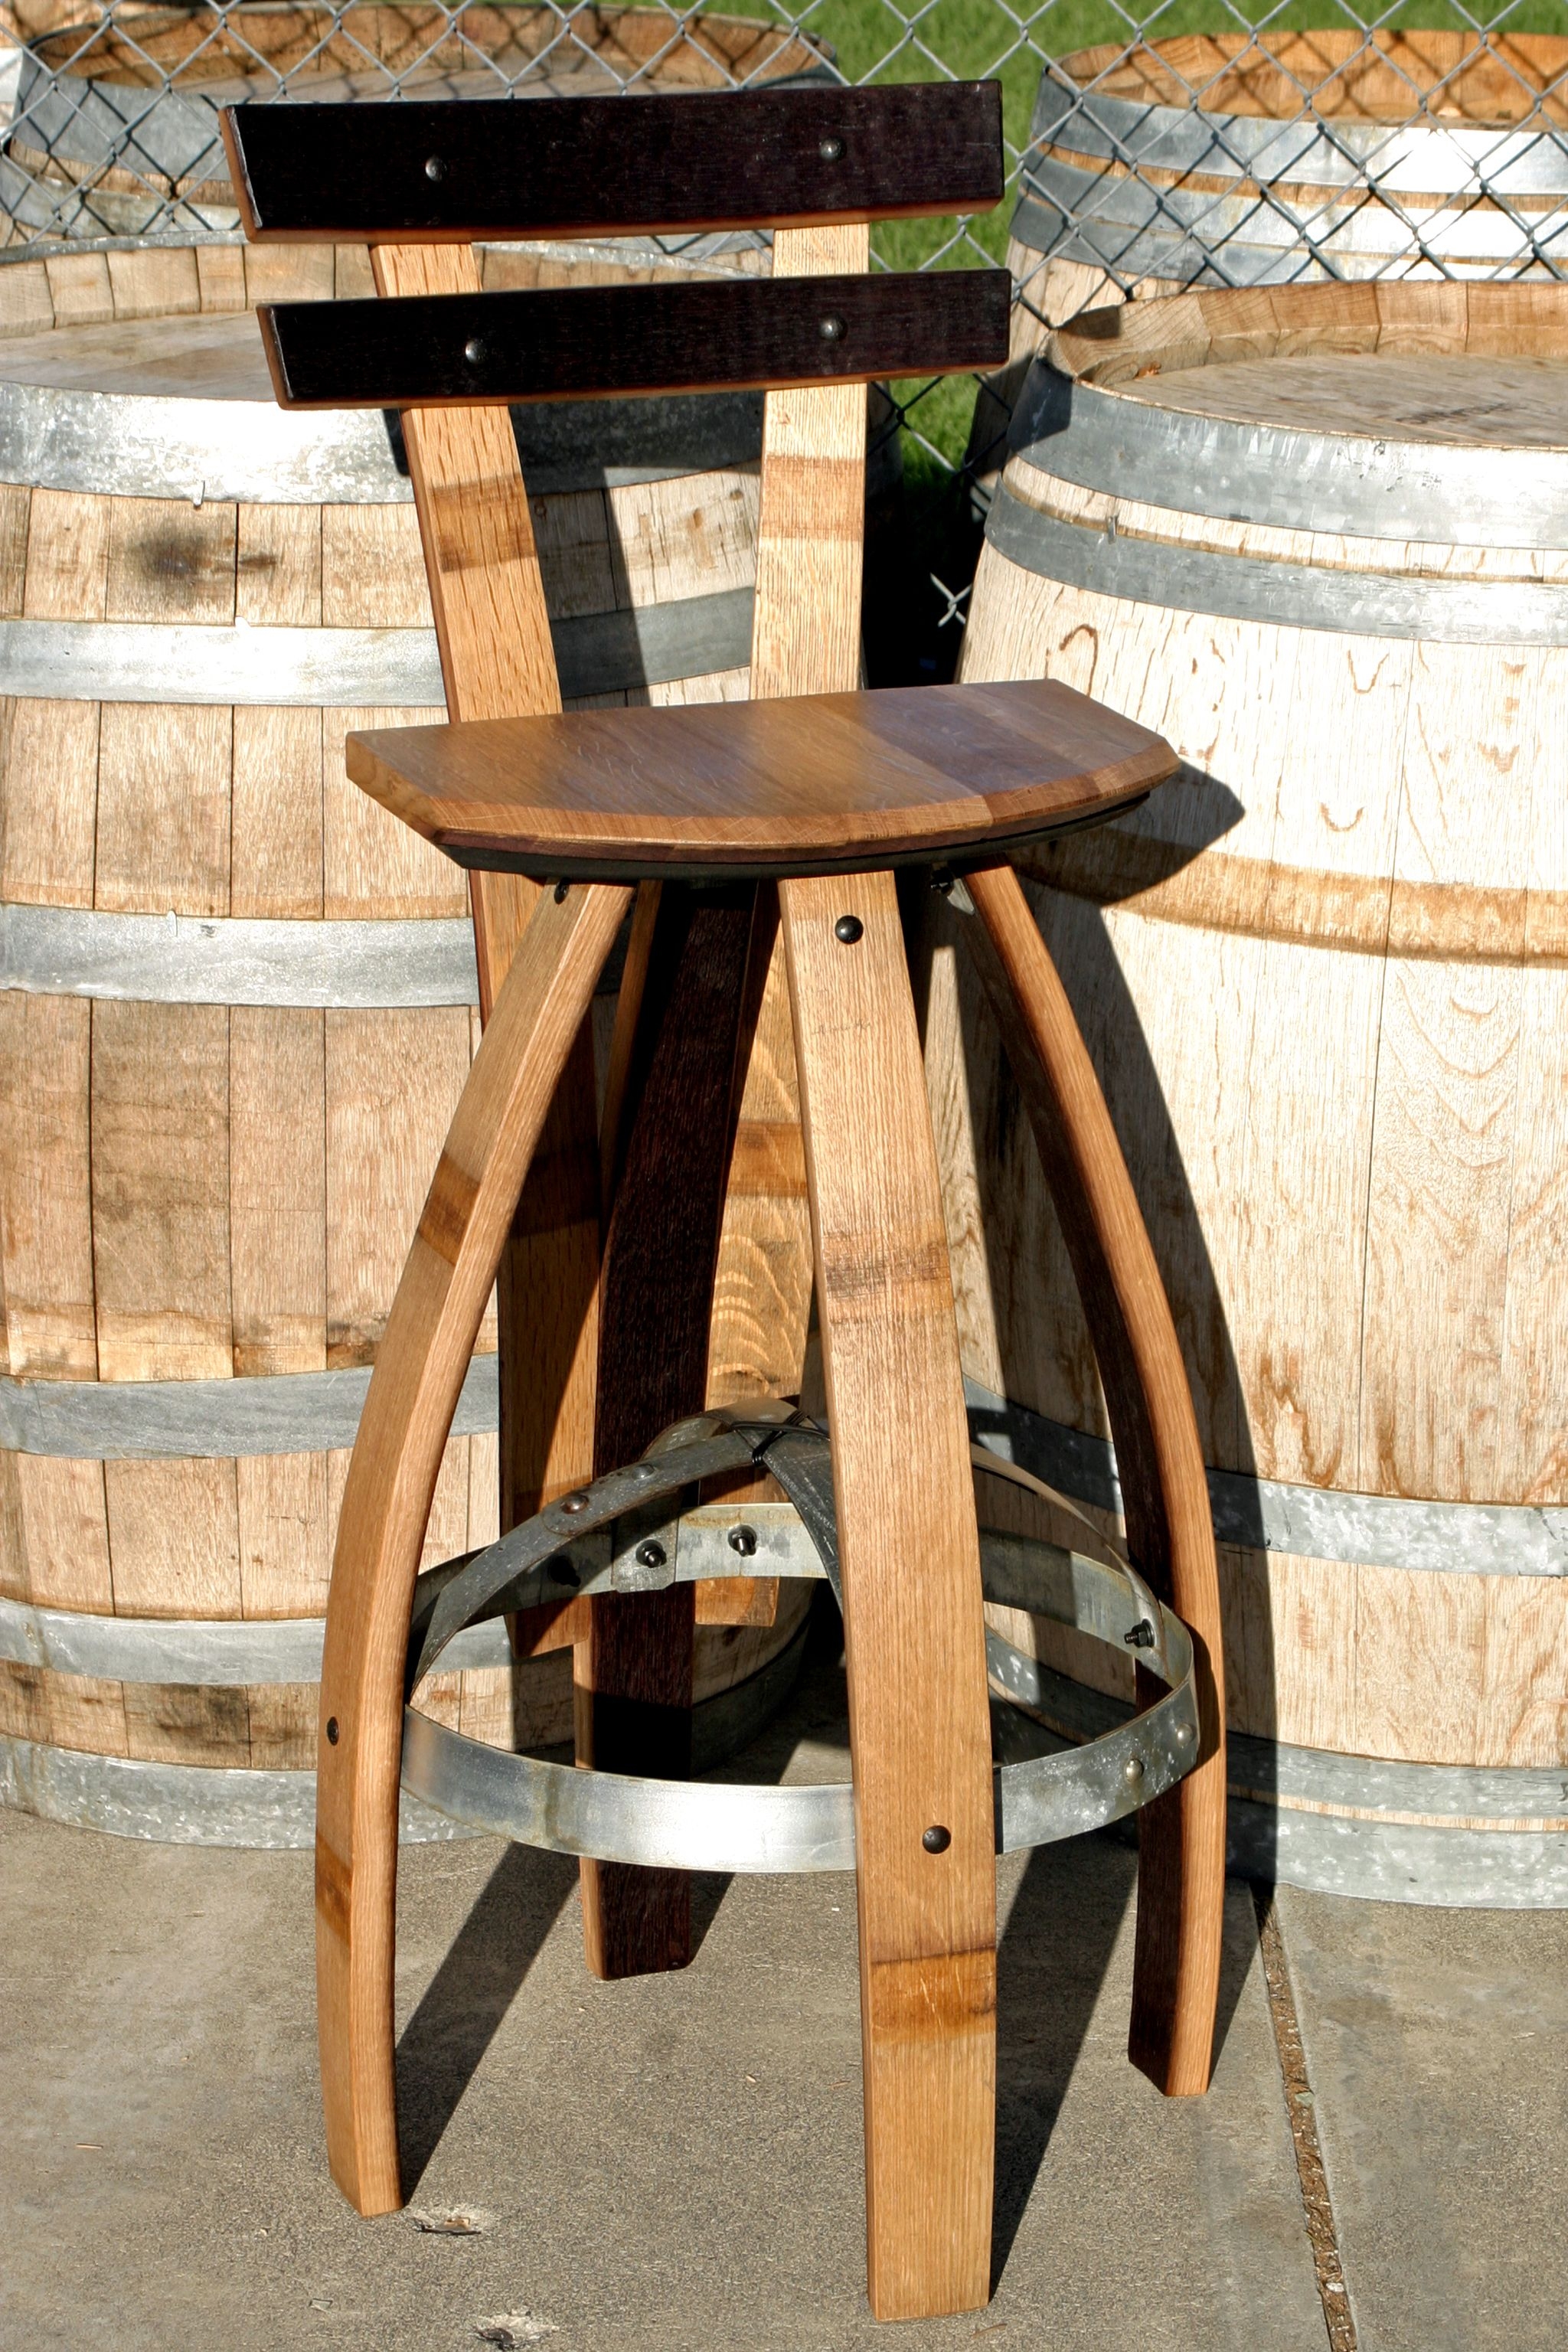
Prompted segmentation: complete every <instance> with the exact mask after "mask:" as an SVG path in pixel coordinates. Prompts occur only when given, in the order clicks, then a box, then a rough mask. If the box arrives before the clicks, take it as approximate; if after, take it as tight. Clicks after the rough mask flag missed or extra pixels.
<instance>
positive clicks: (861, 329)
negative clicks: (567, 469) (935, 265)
mask: <svg viewBox="0 0 1568 2352" xmlns="http://www.w3.org/2000/svg"><path fill="white" fill-rule="evenodd" d="M1011 294H1012V280H1011V279H1010V278H1009V277H1008V275H1007V273H1006V271H1005V269H944V270H939V271H933V272H931V273H929V274H925V273H921V272H916V271H907V272H892V271H889V272H887V273H885V274H884V275H883V276H881V277H879V278H868V277H864V276H855V277H834V278H823V279H821V280H820V282H819V283H817V284H815V285H811V286H805V285H802V284H800V283H798V282H792V281H790V280H788V279H784V278H780V277H779V276H778V275H777V273H776V272H775V274H774V276H773V278H752V277H750V276H747V275H743V274H742V273H741V272H739V271H736V272H734V273H732V274H731V275H727V276H722V277H718V278H705V279H695V280H693V281H692V282H690V283H689V284H684V285H682V284H676V285H673V286H593V287H574V288H572V289H568V290H566V291H563V292H559V293H525V294H508V293H480V294H473V295H457V296H450V295H448V296H445V297H437V298H434V299H431V298H421V297H417V296H412V297H410V298H408V299H405V300H403V301H399V302H396V303H395V304H393V305H391V306H386V305H384V304H381V303H377V302H374V301H372V302H333V303H323V302H288V303H279V304H277V305H268V306H266V307H264V308H263V309H262V310H260V312H259V313H258V317H259V320H260V323H261V330H262V334H263V337H264V339H265V341H266V346H267V359H268V367H269V368H270V370H271V373H272V384H273V390H274V392H275V393H276V394H277V398H278V403H279V407H282V408H306V409H308V408H379V407H388V406H392V407H400V408H406V407H414V406H417V405H419V404H422V403H423V404H435V403H437V402H443V403H450V404H458V405H461V406H476V405H483V404H485V403H487V402H497V401H500V402H523V401H532V400H563V399H570V398H578V399H591V398H596V397H605V396H611V395H615V396H619V395H624V394H627V393H644V394H646V393H661V392H662V393H669V392H718V391H728V390H733V391H750V390H756V389H759V388H761V387H763V386H767V385H776V384H803V385H804V384H816V383H835V382H838V383H862V384H864V383H870V382H871V380H872V379H873V378H874V377H877V376H884V377H892V376H901V375H952V374H958V373H963V371H964V370H965V369H968V368H974V367H989V366H994V365H995V364H996V362H998V361H1000V360H1002V359H1005V357H1006V352H1007V312H1008V308H1009V305H1010V301H1011Z"/></svg>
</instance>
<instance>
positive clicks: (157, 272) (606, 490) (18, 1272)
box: [0, 247, 805, 1843]
mask: <svg viewBox="0 0 1568 2352" xmlns="http://www.w3.org/2000/svg"><path fill="white" fill-rule="evenodd" d="M507 258H508V257H506V256H502V257H500V259H501V263H502V265H503V267H504V265H505V262H506V260H507ZM356 266H357V265H355V264H354V262H353V257H350V261H349V263H348V264H347V265H345V264H344V261H343V257H342V255H341V254H340V255H339V256H338V257H336V260H335V261H334V256H333V253H332V250H331V247H324V248H321V247H318V248H313V249H310V250H306V251H296V252H292V253H291V252H290V251H289V248H287V247H279V248H276V249H273V250H271V251H269V249H268V248H267V247H258V248H255V249H254V250H251V249H246V248H243V247H198V248H195V249H192V248H183V249H175V248H163V249H144V250H142V251H133V252H125V253H109V254H80V253H78V254H75V255H68V254H66V255H62V254H58V253H57V254H55V255H53V256H51V257H50V258H49V259H48V260H47V261H25V262H19V263H16V264H13V265H10V266H9V267H5V268H0V325H3V326H4V328H5V330H6V332H5V336H4V338H3V339H0V597H3V598H4V602H3V604H0V695H3V696H4V698H5V699H4V701H3V702H0V721H3V732H0V795H3V800H0V808H3V820H4V821H3V834H0V924H3V927H4V929H3V970H0V1020H3V1022H4V1024H5V1036H4V1046H3V1050H0V1105H3V1109H0V1119H3V1126H4V1150H3V1153H0V1188H3V1191H0V1305H3V1314H4V1331H5V1354H4V1360H3V1363H0V1482H3V1491H4V1496H5V1508H4V1511H3V1512H0V1553H3V1566H0V1743H3V1745H0V1755H3V1757H4V1759H5V1761H4V1765H3V1768H0V1780H4V1781H5V1783H6V1785H7V1786H8V1787H9V1790H10V1792H11V1794H12V1796H13V1797H14V1798H15V1799H16V1801H24V1802H29V1803H32V1804H34V1805H36V1806H38V1807H41V1808H42V1809H44V1810H47V1811H54V1812H56V1813H57V1814H58V1815H60V1816H62V1817H65V1818H72V1819H78V1820H81V1821H87V1822H91V1821H98V1822H100V1823H102V1824H103V1825H105V1826H112V1827H119V1828H126V1827H129V1828H131V1829H132V1831H133V1832H136V1833H140V1834H146V1835H178V1836H191V1837H195V1836H201V1837H206V1838H211V1839H215V1840H217V1839H223V1838H226V1837H233V1838H235V1839H237V1840H238V1841H240V1842H261V1843H267V1842H270V1840H271V1839H272V1838H273V1837H275V1836H276V1837H278V1838H290V1837H292V1836H294V1835H295V1834H298V1833H300V1832H301V1824H304V1827H305V1829H306V1830H307V1831H308V1822H309V1809H310V1807H309V1799H310V1786H311V1783H310V1775H309V1771H308V1769H307V1768H308V1767H309V1765H310V1762H311V1760H312V1759H313V1754H314V1741H315V1715H316V1701H315V1692H314V1688H313V1685H312V1677H313V1675H314V1674H315V1671H316V1667H315V1663H314V1662H315V1659H316V1657H317V1655H318V1654H319V1643H320V1619H321V1612H322V1609H323V1607H324V1603H325V1597H326V1589H327V1580H328V1575H329V1570H330V1566H331V1551H332V1542H333V1535H334V1526H335V1519H336V1514H337V1509H338V1505H339V1501H340V1498H341V1495H342V1481H343V1476H344V1473H345V1471H346V1467H347V1460H348V1452H347V1449H348V1448H349V1447H350V1446H351V1444H352V1443H353V1433H354V1429H355V1426H356V1423H357V1420H358V1414H359V1410H360V1405H361V1402H362V1400H363V1393H364V1389H365V1386H366V1383H367V1381H368V1379H369V1367H370V1365H371V1363H372V1361H373V1360H374V1353H375V1349H376V1345H377V1343H378V1340H379V1339H380V1336H381V1333H382V1330H383V1328H384V1324H385V1319H386V1316H387V1313H388V1310H389V1308H390V1306H391V1301H392V1297H393V1292H394V1289H395V1284H396V1280H397V1276H398V1273H399V1270H400V1266H401V1261H402V1258H403V1255H404V1253H405V1248H406V1245H407V1241H408V1237H409V1235H410V1234H411V1233H412V1231H413V1228H414V1224H415V1222H416V1218H417V1215H418V1212H419V1208H420V1205H421V1202H422V1201H423V1197H424V1194H425V1191H426V1186H427V1183H428V1181H429V1178H430V1174H431V1171H432V1170H433V1168H434V1165H435V1160H436V1157H437V1151H438V1150H439V1147H440V1143H441V1140H442V1138H443V1136H444V1133H445V1130H446V1128H447V1122H448V1120H449V1118H450V1116H451V1112H452V1109H453V1108H454V1105H455V1103H456V1100H457V1097H458V1091H459V1089H460V1087H461V1086H462V1083H463V1079H464V1076H465V1075H466V1073H467V1070H468V1061H469V1057H470V1054H471V1050H472V1047H473V1045H474V1042H475V1037H476V1031H477V1019H478V1015H477V1009H476V998H477V988H476V984H475V971H474V960H473V948H472V937H471V929H470V924H469V919H468V898H467V883H466V877H464V876H463V875H462V874H461V873H460V872H459V871H458V868H457V867H455V866H452V865H450V864H449V862H448V861H447V860H446V859H445V858H443V857H441V856H438V855H437V853H435V852H433V851H432V850H431V849H430V848H429V847H428V845H426V844H424V843H422V842H420V841H419V840H418V839H417V837H416V835H413V834H410V833H409V832H408V831H407V830H406V828H405V827H403V826H401V825H398V824H396V823H395V822H394V821H393V820H392V819H390V818H389V817H387V816H386V815H385V814H384V812H383V811H382V810H380V809H378V808H377V807H375V805H374V803H371V802H369V801H367V800H366V799H365V798H364V796H363V794H362V793H357V792H356V791H354V790H353V787H352V786H351V785H350V784H349V783H348V782H347V780H346V778H345V775H344V772H343V755H342V740H343V737H344V734H345V733H346V732H347V731H348V730H350V729H351V728H353V727H356V726H362V727H363V726H380V725H385V724H389V723H396V722H400V721H414V720H417V719H421V718H427V719H435V718H438V717H439V716H440V715H441V681H440V671H439V666H438V662H437V650H436V642H435V636H434V633H433V630H432V627H431V616H430V609H429V603H428V598H427V593H426V583H425V572H424V565H423V562H422V560H421V555H420V547H419V537H418V530H417V527H416V516H415V510H414V507H413V504H412V501H411V498H410V492H409V485H408V482H407V480H406V478H405V475H404V473H403V472H402V471H401V469H400V456H399V452H398V450H397V448H396V447H395V446H394V443H393V441H392V439H391V438H390V437H389V435H388V430H387V427H386V425H384V422H383V419H382V418H381V416H380V415H376V414H369V415H367V414H363V413H358V414H339V415H331V414H323V415H285V414H283V413H281V412H280V411H279V410H278V409H277V407H276V406H275V404H274V403H273V400H272V396H271V392H270V387H269V384H268V380H267V375H266V370H265V365H264V363H263V361H262V355H261V347H260V341H259V337H258V331H257V328H256V323H255V320H254V318H252V317H251V316H249V315H248V311H247V305H248V304H253V303H254V302H255V301H256V300H257V299H261V298H262V297H264V296H270V295H286V294H288V293H290V292H294V293H299V292H306V293H308V292H311V291H314V292H322V291H325V292H329V293H330V292H331V290H332V284H333V276H332V273H333V271H334V268H337V269H339V270H342V269H343V268H345V267H346V268H349V269H351V270H352V269H353V268H354V267H356ZM323 273H324V278H323ZM350 282H351V283H353V282H357V281H356V280H355V279H353V278H352V277H351V279H350ZM517 429H518V433H519V436H520V446H521V455H522V459H523V464H524V467H525V473H526V477H527V478H528V480H529V481H530V483H531V488H532V490H533V493H534V518H535V529H536V532H537V535H538V541H539V545H540V550H541V558H542V569H543V572H544V579H545V586H546V593H547V595H548V598H549V601H550V604H551V609H552V616H553V619H554V626H555V636H556V653H557V658H558V662H559V666H560V669H561V673H562V677H563V686H564V688H565V690H566V693H567V696H568V698H569V699H571V700H574V701H578V702H581V701H584V700H587V701H601V700H604V699H605V698H612V699H616V700H621V701H624V700H626V699H627V698H635V699H637V700H652V701H656V702H662V701H669V700H679V699H712V698H720V697H723V696H733V695H740V694H743V693H744V691H745V688H746V679H747V663H748V659H749V653H750V635H751V604H752V579H753V554H754V544H753V542H754V529H755V509H756V497H757V474H758V462H759V452H760V442H761V400H760V396H755V397H752V396H746V395H736V396H734V397H732V398H731V397H719V398H713V399H695V400H672V401H668V402H658V401H636V402H626V403H616V402H594V403H588V404H580V405H574V406H572V407H568V408H538V407H533V408H529V409H527V410H525V411H520V412H519V414H518V424H517ZM601 1026H603V1024H601ZM494 1345H495V1340H494V1335H493V1330H489V1329H487V1331H486V1332H485V1333H484V1334H483V1335H481V1339H480V1342H479V1349H480V1353H479V1357H478V1358H477V1360H476V1365H475V1369H474V1372H473V1374H472V1376H471V1378H470V1382H469V1387H468V1391H466V1392H465V1401H464V1403H463V1406H462V1407H461V1408H460V1411H459V1415H458V1423H457V1427H456V1432H455V1433H454V1435H453V1438H452V1441H451V1444H450V1445H449V1447H448V1449H447V1457H446V1461H445V1464H444V1466H443V1469H442V1472H441V1477H440V1482H439V1486H438V1488H437V1498H436V1506H435V1512H434V1516H433V1518H432V1523H431V1531H430V1539H429V1557H430V1558H432V1559H437V1558H441V1557H446V1556H448V1555H450V1554H452V1553H455V1552H458V1551H461V1550H464V1549H468V1548H469V1547H471V1546H473V1545H474V1544H477V1543H480V1542H483V1541H485V1540H487V1539H488V1538H489V1537H490V1536H492V1535H493V1533H494V1532H495V1525H496V1510H497V1499H496V1495H497V1465H496V1440H495V1436H494V1428H495V1393H494V1360H493V1356H486V1355H485V1353H484V1352H483V1351H484V1350H486V1349H493V1348H494ZM786 1590H787V1591H789V1592H791V1593H792V1594H793V1595H794V1596H795V1597H794V1598H793V1599H792V1601H790V1605H789V1607H788V1608H785V1609H783V1610H781V1613H780V1620H779V1623H778V1625H777V1626H776V1627H775V1628H773V1629H772V1630H769V1631H764V1630H763V1629H756V1628H751V1629H742V1633H740V1634H734V1633H726V1632H724V1631H723V1630H722V1629H704V1630H702V1631H701V1632H700V1633H699V1690H700V1693H703V1694H707V1693H711V1692H712V1691H714V1690H716V1689H721V1688H723V1687H724V1686H725V1685H728V1684H729V1683H731V1682H733V1681H735V1680H737V1679H738V1678H742V1677H744V1676H747V1675H752V1673H753V1672H755V1671H756V1670H757V1669H758V1668H759V1667H763V1666H766V1665H767V1664H769V1662H770V1660H771V1659H772V1658H773V1655H774V1654H776V1653H777V1652H778V1651H780V1650H781V1649H782V1648H785V1647H787V1645H788V1644H789V1643H790V1642H791V1641H792V1640H793V1638H794V1635H795V1628H796V1626H797V1625H798V1623H799V1621H800V1615H801V1612H802V1611H803V1609H804V1606H805V1601H804V1588H800V1587H798V1586H791V1587H789V1588H786ZM39 1611H43V1612H50V1615H49V1622H48V1624H47V1626H46V1627H45V1629H44V1632H43V1633H40V1631H39V1626H40V1622H42V1621H40V1620H39V1619H38V1617H37V1612H39ZM62 1612H65V1613H72V1612H74V1614H75V1618H76V1623H75V1625H74V1628H73V1626H72V1625H71V1624H66V1625H64V1626H62V1625H61V1624H60V1623H58V1622H55V1620H56V1619H57V1618H58V1616H59V1615H60V1614H61V1613H62ZM89 1619H90V1620H91V1621H92V1622H91V1623H90V1624H85V1631H84V1623H85V1621H86V1620H89ZM105 1621H112V1622H105ZM247 1627H248V1628H249V1632H248V1633H247V1631H246V1628H247ZM46 1635H47V1638H46ZM89 1657H90V1658H91V1659H93V1660H96V1661H97V1663H96V1664H93V1665H92V1666H91V1668H90V1670H89V1669H88V1668H86V1667H82V1668H81V1669H80V1670H79V1671H76V1672H72V1673H67V1672H65V1671H62V1670H60V1668H59V1666H58V1664H55V1665H51V1664H49V1663H48V1661H49V1660H50V1659H55V1660H57V1661H58V1660H59V1659H77V1660H82V1659H87V1658H89ZM289 1658H294V1659H296V1660H302V1661H303V1662H304V1669H305V1670H302V1671H300V1672H298V1673H292V1672H291V1673H288V1674H284V1673H282V1672H281V1671H280V1667H281V1664H285V1663H286V1662H287V1661H288V1660H289ZM247 1661H248V1669H247V1671H244V1672H242V1671H241V1667H242V1666H244V1665H245V1664H246V1662H247ZM771 1686H772V1685H770V1687H771ZM441 1693H442V1694H443V1696H441V1699H440V1703H441V1704H443V1705H445V1706H447V1708H448V1710H455V1713H456V1717H458V1718H460V1720H461V1722H462V1724H463V1727H465V1728H470V1727H471V1728H473V1729H475V1730H476V1732H478V1733H479V1735H480V1736H487V1737H494V1738H512V1737H514V1736H515V1737H518V1738H523V1739H528V1740H533V1739H543V1738H555V1737H564V1736H566V1735H567V1734H568V1732H569V1729H570V1709H571V1696H570V1675H569V1664H568V1663H567V1660H566V1658H565V1657H564V1655H563V1656H560V1657H556V1658H552V1659H546V1660H543V1661H540V1662H537V1663H534V1664H528V1665H526V1666H521V1665H520V1666H519V1667H517V1668H516V1670H515V1672H513V1671H511V1670H510V1669H509V1668H507V1667H506V1666H505V1665H504V1664H503V1665H500V1666H496V1665H494V1664H483V1665H479V1666H475V1667H473V1668H471V1669H470V1670H468V1671H465V1672H464V1673H463V1674H462V1675H460V1676H456V1675H455V1676H453V1677H452V1678H451V1679H450V1680H449V1682H447V1683H444V1684H443V1685H441ZM193 1776H194V1777H193ZM426 1826H427V1827H428V1822H427V1823H426Z"/></svg>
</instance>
